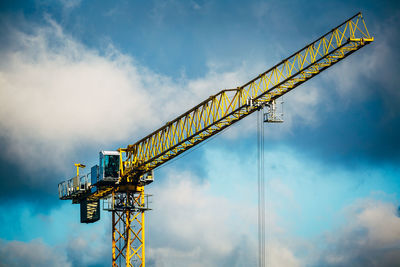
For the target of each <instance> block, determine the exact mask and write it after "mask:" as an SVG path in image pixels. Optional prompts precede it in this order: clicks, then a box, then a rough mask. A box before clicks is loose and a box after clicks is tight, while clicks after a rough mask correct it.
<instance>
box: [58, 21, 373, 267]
mask: <svg viewBox="0 0 400 267" xmlns="http://www.w3.org/2000/svg"><path fill="white" fill-rule="evenodd" d="M373 40H374V38H373V37H371V36H370V34H369V32H368V29H367V27H366V25H365V22H364V19H363V17H362V14H361V13H358V14H356V15H354V16H353V17H351V18H350V19H348V20H346V21H345V22H343V23H342V24H340V25H339V26H337V27H335V28H334V29H332V30H331V31H329V32H328V33H326V34H324V35H323V36H321V37H320V38H318V39H317V40H315V41H313V42H311V43H310V44H308V45H306V46H305V47H304V48H302V49H300V50H299V51H297V52H296V53H293V54H292V55H290V56H289V57H287V58H286V59H284V60H282V61H281V62H280V63H279V64H277V65H275V66H273V67H272V68H270V69H268V70H267V71H265V72H264V73H261V74H260V75H258V76H257V77H256V78H254V79H253V80H251V81H249V82H247V83H246V84H244V85H242V86H239V87H237V88H234V89H225V90H222V91H220V92H219V93H217V94H216V95H213V96H211V97H209V98H208V99H206V100H204V101H203V102H201V103H200V104H198V105H197V106H195V107H193V108H192V109H190V110H189V111H187V112H185V113H184V114H182V115H181V116H179V117H177V118H176V119H174V120H172V121H170V122H168V123H167V124H166V125H165V126H163V127H161V128H159V129H158V130H156V131H154V132H153V133H151V134H149V135H148V136H146V137H144V138H143V139H141V140H139V141H138V142H136V143H134V144H132V145H128V147H126V148H122V149H119V150H118V151H119V155H120V156H119V157H120V166H119V177H120V178H119V181H117V182H114V183H101V184H100V183H99V184H96V185H95V190H93V188H94V185H92V186H91V187H90V186H88V189H87V190H84V191H82V192H79V193H77V194H71V195H69V194H66V195H63V196H61V194H60V198H61V199H72V201H73V203H82V202H83V201H86V202H88V203H95V202H96V201H99V200H100V199H104V198H109V199H111V202H110V203H111V207H109V208H108V209H107V210H109V211H111V212H112V252H113V253H112V254H113V256H112V257H113V266H122V265H124V266H141V267H144V266H145V263H146V261H145V225H144V222H145V216H144V212H145V210H147V209H148V205H147V204H146V202H145V194H144V185H145V184H143V183H142V182H141V181H142V180H141V177H143V175H144V174H145V173H147V172H149V171H151V170H153V169H155V168H156V167H158V166H160V165H162V164H163V163H165V162H167V161H169V160H171V159H173V158H174V157H176V156H178V155H180V154H181V153H183V152H185V151H187V150H189V149H190V148H192V147H193V146H195V145H197V144H199V143H201V142H203V141H204V140H206V139H208V138H210V137H211V136H213V135H215V134H217V133H219V132H221V131H222V130H223V129H225V128H227V127H229V126H230V125H232V124H234V123H235V122H237V121H239V120H241V119H243V118H245V117H246V116H248V115H250V114H251V113H253V112H255V111H256V110H259V109H260V107H262V106H264V105H266V104H268V103H271V101H273V100H275V99H277V98H279V97H281V96H283V95H284V94H286V93H288V92H290V91H291V90H293V89H294V88H296V87H297V86H299V85H301V84H302V83H304V82H306V81H308V80H309V79H311V78H312V77H315V76H316V75H318V74H319V73H321V72H322V71H324V70H325V69H327V68H329V67H331V66H332V65H334V64H336V63H337V62H339V61H341V60H343V59H344V58H346V57H347V56H349V55H351V54H352V53H354V52H355V51H357V50H359V49H360V48H362V47H364V46H365V45H367V44H369V43H371V42H373ZM77 168H78V166H77ZM78 171H79V168H78ZM77 177H79V173H78V175H77ZM91 189H92V190H91Z"/></svg>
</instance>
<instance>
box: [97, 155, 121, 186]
mask: <svg viewBox="0 0 400 267" xmlns="http://www.w3.org/2000/svg"><path fill="white" fill-rule="evenodd" d="M99 156H100V162H99V166H97V165H95V166H93V167H92V171H91V173H92V184H96V183H102V182H117V181H118V179H119V166H120V155H119V152H118V151H104V150H103V151H100V153H99Z"/></svg>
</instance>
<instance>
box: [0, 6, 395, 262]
mask: <svg viewBox="0 0 400 267" xmlns="http://www.w3.org/2000/svg"><path fill="white" fill-rule="evenodd" d="M359 11H361V12H362V13H363V16H364V19H365V22H366V25H367V27H368V29H369V32H370V34H371V36H373V37H374V38H375V41H374V42H373V43H372V44H370V45H368V46H366V47H364V48H362V49H361V50H359V51H357V52H356V53H354V54H352V55H351V56H349V57H347V58H346V59H345V60H343V61H341V62H340V63H338V64H336V65H335V66H333V67H331V68H329V69H328V70H327V71H325V72H323V73H322V74H321V75H318V76H316V77H315V78H313V79H311V80H310V81H308V82H307V83H305V84H302V85H301V86H299V87H297V88H296V89H295V90H293V91H291V92H290V93H288V94H287V95H285V96H284V97H283V101H284V104H283V106H284V120H285V122H284V123H282V124H273V125H270V124H268V125H267V124H265V125H264V127H265V150H264V153H265V179H266V189H265V190H266V201H267V202H266V203H267V204H266V226H267V227H266V244H267V245H266V247H267V254H266V259H267V266H271V267H272V266H283V267H286V266H312V267H313V266H399V265H400V209H399V206H400V194H399V192H400V165H399V163H400V149H399V148H400V141H399V136H400V88H399V84H400V63H399V62H400V53H399V51H398V43H399V41H400V31H399V29H400V5H399V3H398V2H397V1H372V0H365V1H360V0H346V1H316V0H311V1H300V0H299V1H278V0H276V1H253V0H249V1H205V0H203V1H200V0H190V1H177V0H166V1H161V0H152V1H123V0H121V1H96V2H94V1H87V0H86V1H85V0H71V1H67V0H55V1H48V0H31V1H18V0H16V1H1V2H0V58H1V60H0V148H1V151H2V153H1V154H0V200H1V201H0V225H1V228H0V266H110V265H111V216H110V214H109V213H108V212H107V211H102V212H101V220H100V221H98V222H96V223H93V224H80V218H79V206H78V205H72V204H71V202H70V201H61V200H59V199H58V192H57V185H58V183H60V182H61V181H64V180H66V179H69V178H71V177H72V176H73V175H74V172H75V167H74V165H73V164H74V163H76V162H81V163H84V164H86V165H87V166H92V165H95V164H97V162H98V152H99V151H101V150H115V149H117V148H119V147H126V146H127V145H128V144H132V143H134V142H135V141H137V140H138V139H140V138H142V137H144V136H146V135H147V134H149V133H150V132H151V131H153V130H154V129H157V128H158V127H160V126H161V125H164V124H165V123H166V122H167V121H171V120H172V119H174V118H175V117H176V116H178V115H180V114H182V113H184V112H185V111H187V110H188V109H189V108H191V107H193V106H194V105H196V104H198V103H200V102H201V101H203V100H204V99H206V98H208V97H209V96H210V95H212V94H215V93H217V92H218V91H220V90H222V89H224V88H235V87H237V86H240V85H243V84H244V83H246V82H247V81H248V80H250V79H252V78H254V77H256V76H257V75H258V74H260V73H262V72H264V71H265V70H267V69H269V68H270V67H272V66H273V65H275V64H276V63H279V62H280V61H281V60H282V59H284V58H285V57H287V56H289V55H291V54H292V53H293V52H295V51H297V50H299V49H300V48H302V47H304V46H305V45H306V44H308V43H310V42H311V41H313V40H314V39H316V38H318V37H319V36H321V35H322V34H324V33H326V32H328V31H330V30H331V29H332V28H334V27H335V26H337V25H339V24H340V23H342V22H343V21H345V20H346V19H348V18H350V17H351V16H352V15H354V14H356V13H357V12H359ZM256 117H257V116H256V115H255V114H253V115H251V116H249V117H247V118H245V119H244V120H242V121H240V122H238V123H236V124H235V125H233V126H231V127H229V128H228V129H227V130H225V131H223V132H222V133H221V134H218V135H217V136H216V137H214V138H212V139H211V140H210V141H208V142H205V143H204V144H201V145H199V146H198V147H196V148H194V149H192V150H193V151H190V152H187V153H185V154H183V156H181V157H179V158H178V159H176V160H173V161H171V162H168V163H166V164H164V165H163V166H161V167H159V168H158V169H156V170H155V181H154V183H152V184H151V185H149V186H147V187H146V190H147V192H148V193H149V194H152V195H153V197H152V208H153V209H152V210H151V211H149V212H147V213H146V216H147V217H146V258H147V259H146V260H147V262H146V263H147V265H148V266H157V267H161V266H177V267H180V266H182V267H183V266H257V254H256V252H257V132H256V128H257V127H256V125H257V118H256Z"/></svg>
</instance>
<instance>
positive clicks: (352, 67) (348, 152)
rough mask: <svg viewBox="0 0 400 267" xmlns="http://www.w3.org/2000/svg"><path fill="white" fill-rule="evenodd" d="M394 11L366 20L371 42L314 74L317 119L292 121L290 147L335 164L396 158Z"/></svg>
mask: <svg viewBox="0 0 400 267" xmlns="http://www.w3.org/2000/svg"><path fill="white" fill-rule="evenodd" d="M399 14H400V13H399V11H398V10H395V11H393V12H392V13H390V14H389V15H388V16H387V18H386V19H382V21H379V22H376V23H378V24H372V26H371V27H370V33H371V35H372V36H374V37H375V41H374V42H373V43H372V44H370V45H369V46H367V47H365V48H362V50H360V51H359V52H356V53H355V54H354V55H351V56H350V57H348V58H346V60H344V61H343V62H340V63H338V64H337V65H335V66H333V67H332V68H331V69H329V70H327V71H326V72H325V73H323V74H321V76H320V77H318V78H316V80H317V81H318V86H319V87H320V88H319V90H320V92H321V94H322V95H323V97H322V98H321V100H320V102H321V103H320V106H319V110H318V122H317V123H315V125H314V126H313V127H307V128H306V127H304V126H301V122H299V123H297V125H298V126H297V127H296V128H297V129H296V130H295V135H293V136H292V137H291V138H290V139H289V143H290V145H292V146H294V147H297V148H298V149H301V150H302V151H306V152H307V151H309V152H311V153H313V154H316V155H317V156H318V157H320V158H324V159H326V160H335V161H339V162H347V163H349V162H353V163H354V162H360V161H370V162H371V161H378V162H380V163H382V162H384V161H388V162H390V163H396V162H398V161H399V159H400V141H399V136H400V86H399V84H400V53H399V51H398V48H397V47H398V42H399V41H400V32H399V30H398V29H399V28H400V19H399V16H398V15H399ZM367 22H368V21H367ZM302 89H303V88H299V89H298V90H302ZM303 90H304V89H303ZM288 104H290V102H289V103H288Z"/></svg>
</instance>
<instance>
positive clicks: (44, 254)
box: [0, 239, 72, 267]
mask: <svg viewBox="0 0 400 267" xmlns="http://www.w3.org/2000/svg"><path fill="white" fill-rule="evenodd" d="M0 266H8V267H18V266H54V267H68V266H72V265H71V263H70V262H69V261H68V260H67V258H66V256H65V254H64V253H63V252H62V251H60V250H59V249H57V248H52V247H49V246H48V245H46V244H44V243H43V242H42V241H41V240H40V239H37V240H33V241H31V242H20V241H9V242H7V241H4V240H0Z"/></svg>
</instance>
